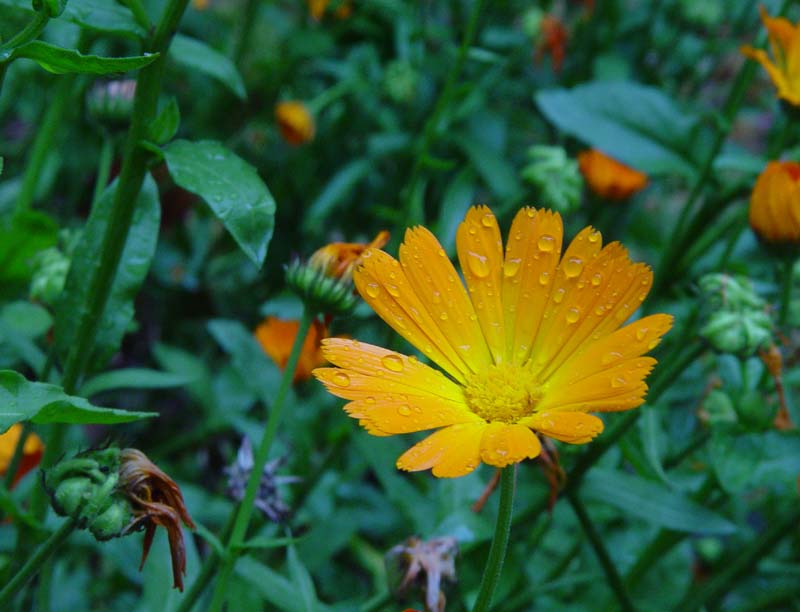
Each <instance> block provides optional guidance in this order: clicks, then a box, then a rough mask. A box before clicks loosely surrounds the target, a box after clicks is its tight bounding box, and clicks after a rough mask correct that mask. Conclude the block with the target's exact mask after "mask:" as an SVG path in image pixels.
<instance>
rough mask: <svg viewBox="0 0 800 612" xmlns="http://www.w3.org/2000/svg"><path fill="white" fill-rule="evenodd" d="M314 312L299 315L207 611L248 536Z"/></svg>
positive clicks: (219, 598) (222, 593)
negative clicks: (265, 468)
mask: <svg viewBox="0 0 800 612" xmlns="http://www.w3.org/2000/svg"><path fill="white" fill-rule="evenodd" d="M315 316H316V313H315V312H313V311H312V310H311V309H310V308H309V307H308V306H306V307H305V308H304V309H303V316H302V317H301V318H300V326H299V328H298V330H297V335H296V336H295V338H294V344H293V345H292V352H291V354H290V355H289V361H288V363H287V364H286V368H285V369H284V370H283V375H282V376H281V384H280V387H278V393H277V395H276V396H275V401H274V402H273V404H272V406H271V409H270V411H269V417H268V419H267V426H266V427H265V428H264V434H263V437H262V438H261V443H260V444H259V446H258V450H257V451H256V454H255V457H254V459H253V470H252V471H251V472H250V477H249V478H248V480H247V488H246V489H245V493H244V498H243V499H242V503H241V504H240V506H239V512H238V513H237V515H236V522H235V523H234V524H233V531H232V533H231V537H230V538H229V539H228V542H227V545H226V550H227V559H226V560H225V562H224V564H223V566H222V569H221V570H220V573H219V577H218V578H217V584H216V586H215V588H214V596H213V598H212V600H211V606H210V607H209V610H211V612H219V611H220V610H221V609H222V607H223V606H224V605H225V601H226V599H227V597H228V595H229V594H230V593H229V592H228V580H229V579H230V576H231V574H232V573H233V567H234V565H235V564H236V557H237V555H238V550H237V549H236V547H237V546H239V545H241V544H242V543H243V541H244V538H245V536H246V535H247V528H248V527H249V526H250V519H251V518H252V516H253V510H254V503H255V500H256V495H257V493H258V488H259V485H260V484H261V474H262V472H263V471H264V466H265V465H266V463H267V459H268V458H269V451H270V448H271V446H272V441H273V440H274V439H275V434H276V433H277V431H278V425H279V424H280V421H281V416H282V414H283V410H284V402H285V400H286V396H287V394H288V393H289V389H290V388H291V385H292V378H293V377H294V371H295V369H296V368H297V362H298V360H299V359H300V353H301V352H302V349H303V343H304V342H305V339H306V335H307V334H308V329H309V328H310V327H311V323H312V321H313V320H314V317H315Z"/></svg>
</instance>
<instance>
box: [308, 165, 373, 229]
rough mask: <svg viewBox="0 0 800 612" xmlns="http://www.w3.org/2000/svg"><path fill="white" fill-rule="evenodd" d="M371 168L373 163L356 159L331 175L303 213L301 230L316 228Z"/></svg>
mask: <svg viewBox="0 0 800 612" xmlns="http://www.w3.org/2000/svg"><path fill="white" fill-rule="evenodd" d="M372 169H373V164H372V162H371V161H370V160H368V159H357V160H355V161H352V162H350V163H349V164H347V165H346V166H344V168H342V169H341V170H339V171H338V172H337V173H336V174H335V175H333V178H332V179H331V180H330V181H328V183H327V184H326V185H325V187H324V188H323V190H322V193H320V194H319V195H318V196H317V197H316V199H315V200H314V201H313V202H312V203H311V206H309V207H308V210H307V211H306V212H305V214H304V215H303V231H304V232H308V231H311V230H314V229H316V228H318V227H319V226H320V224H322V223H323V222H324V221H325V219H326V218H327V217H328V215H329V214H330V213H331V212H333V210H334V208H336V205H337V204H340V203H341V202H343V201H344V200H345V198H347V197H348V196H349V195H350V193H351V192H352V190H353V188H354V187H355V186H356V185H357V184H358V183H360V182H361V181H362V180H363V179H365V178H366V177H367V176H368V175H369V173H370V172H371V171H372Z"/></svg>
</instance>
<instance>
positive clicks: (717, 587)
mask: <svg viewBox="0 0 800 612" xmlns="http://www.w3.org/2000/svg"><path fill="white" fill-rule="evenodd" d="M799 522H800V505H798V504H793V505H792V506H791V508H790V510H789V511H788V512H787V513H786V514H785V515H783V517H780V518H778V519H777V520H774V521H772V522H771V523H770V526H769V528H768V529H767V530H766V531H765V532H764V533H763V534H761V535H759V536H758V537H756V538H755V539H754V540H753V542H752V543H751V544H750V545H749V546H748V547H747V548H745V549H744V550H741V549H740V550H737V551H736V554H734V555H732V556H731V557H730V558H729V559H728V562H727V563H725V564H724V565H721V569H720V570H719V571H718V572H717V573H715V574H714V575H713V576H711V578H709V579H708V580H707V581H706V582H704V583H703V584H702V586H700V587H699V588H697V589H695V590H693V591H692V592H690V593H689V594H688V595H687V596H686V597H685V598H684V599H683V601H681V602H680V603H679V604H678V605H677V606H676V607H675V608H674V609H675V612H695V611H696V610H702V609H704V608H708V609H713V608H714V607H715V604H716V603H717V602H718V601H719V599H720V598H722V597H723V596H724V595H725V594H726V593H727V592H728V591H730V590H731V589H733V588H735V586H736V582H737V581H738V580H739V579H740V578H741V577H742V576H745V575H746V574H748V573H749V572H752V571H753V569H754V568H755V567H756V565H757V564H758V562H759V561H760V560H761V558H762V557H763V556H764V555H766V554H767V553H769V551H770V550H772V547H773V546H775V544H777V543H778V542H779V541H780V540H781V538H783V537H785V536H787V535H791V534H792V533H794V532H795V531H796V529H797V524H798V523H799Z"/></svg>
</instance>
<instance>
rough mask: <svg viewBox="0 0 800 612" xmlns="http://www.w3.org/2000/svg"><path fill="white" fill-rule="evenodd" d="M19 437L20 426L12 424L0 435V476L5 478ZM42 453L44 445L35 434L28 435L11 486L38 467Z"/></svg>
mask: <svg viewBox="0 0 800 612" xmlns="http://www.w3.org/2000/svg"><path fill="white" fill-rule="evenodd" d="M20 435H22V425H21V424H20V423H14V424H13V425H12V426H11V427H9V428H8V430H7V431H6V432H5V433H3V434H0V476H5V474H6V472H7V471H8V468H9V466H10V465H11V460H12V458H13V457H14V451H16V449H17V444H18V443H19V438H20ZM43 453H44V444H42V440H41V438H39V436H37V435H36V434H35V433H30V434H28V437H27V438H26V439H25V445H24V446H23V447H22V458H21V460H20V462H19V465H18V466H17V471H16V473H15V474H14V480H13V481H12V484H11V486H14V485H16V484H17V483H18V482H19V481H20V479H21V478H22V477H23V476H25V474H27V473H28V472H30V471H31V470H32V469H33V468H35V467H36V466H37V465H39V461H41V460H42V454H43Z"/></svg>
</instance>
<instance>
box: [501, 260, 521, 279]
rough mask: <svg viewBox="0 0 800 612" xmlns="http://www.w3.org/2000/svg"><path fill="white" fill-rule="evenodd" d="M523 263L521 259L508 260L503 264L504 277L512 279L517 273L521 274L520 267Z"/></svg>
mask: <svg viewBox="0 0 800 612" xmlns="http://www.w3.org/2000/svg"><path fill="white" fill-rule="evenodd" d="M521 263H522V260H521V259H519V258H516V259H506V261H505V263H504V264H503V275H504V276H505V277H506V278H511V277H512V276H514V275H515V274H516V273H517V272H519V266H520V264H521Z"/></svg>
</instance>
